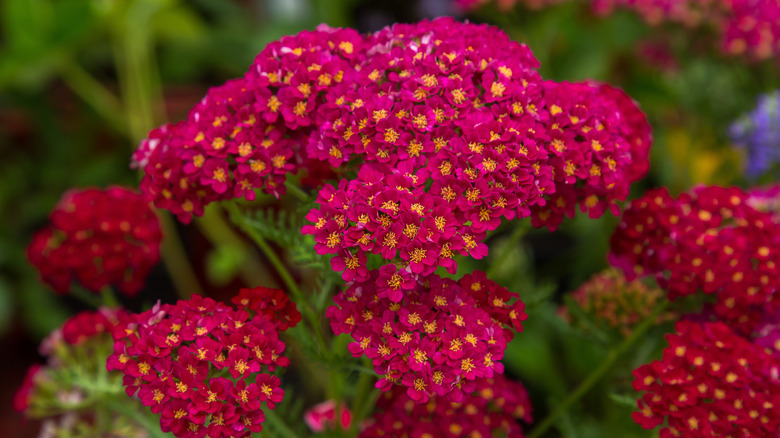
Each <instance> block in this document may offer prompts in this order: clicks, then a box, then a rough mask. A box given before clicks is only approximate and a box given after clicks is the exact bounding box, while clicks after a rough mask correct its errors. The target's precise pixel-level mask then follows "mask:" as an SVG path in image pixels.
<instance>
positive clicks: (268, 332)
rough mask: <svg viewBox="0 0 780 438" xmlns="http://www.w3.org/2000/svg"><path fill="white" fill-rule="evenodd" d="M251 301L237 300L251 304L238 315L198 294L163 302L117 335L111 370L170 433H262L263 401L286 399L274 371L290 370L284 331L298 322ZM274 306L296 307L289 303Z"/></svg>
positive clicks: (215, 436)
mask: <svg viewBox="0 0 780 438" xmlns="http://www.w3.org/2000/svg"><path fill="white" fill-rule="evenodd" d="M258 293H261V294H262V293H263V291H259V292H258ZM251 295H252V292H251V291H244V292H242V295H241V298H239V299H238V301H239V302H240V303H243V302H244V301H245V300H246V301H247V302H248V303H249V304H248V305H247V307H241V305H240V306H239V307H238V309H233V308H231V307H229V306H227V305H224V304H221V303H217V302H215V301H214V300H212V299H209V298H203V297H201V296H199V295H194V296H193V297H192V298H191V299H190V300H187V301H179V302H178V303H176V304H175V305H170V304H164V305H159V304H158V305H156V306H154V307H153V308H152V309H150V310H148V311H146V312H143V313H141V314H137V315H132V316H131V317H128V318H125V319H123V320H122V321H121V322H120V325H119V326H118V327H117V328H116V329H115V330H114V340H115V344H114V354H113V355H111V357H109V359H108V362H107V366H108V369H109V370H120V371H121V372H122V373H124V375H125V377H124V384H125V387H126V390H127V394H128V395H130V396H133V395H136V394H137V397H138V398H139V399H140V401H141V403H142V404H143V405H145V406H149V407H151V410H152V412H154V413H156V414H160V425H161V427H162V430H163V432H173V434H174V435H175V436H177V437H187V438H195V437H204V436H206V435H208V436H209V437H212V438H219V437H246V436H249V435H250V434H251V433H256V432H259V431H260V430H261V429H262V423H263V421H264V420H265V415H264V414H263V410H262V409H261V403H265V404H266V406H267V407H268V408H269V409H273V408H274V407H275V405H276V403H279V402H280V401H282V398H283V396H284V390H283V389H282V388H281V387H280V385H281V382H280V380H279V378H278V377H276V376H274V375H272V374H269V372H273V371H274V369H275V368H276V367H277V366H281V367H286V366H288V365H289V359H287V358H286V357H283V356H281V354H282V352H283V351H284V347H285V345H284V343H283V342H282V341H280V340H279V330H280V327H281V326H282V325H288V323H287V321H290V320H292V319H291V318H290V316H289V315H287V316H285V315H280V314H278V316H279V317H278V318H275V319H271V320H269V319H267V317H266V312H265V310H266V309H268V308H269V307H270V306H258V305H257V303H256V302H255V303H254V304H252V303H253V299H252V296H251ZM281 299H286V297H285V296H284V295H280V296H279V297H278V298H277V300H281ZM273 307H275V308H277V309H292V308H291V307H290V306H288V305H287V303H282V302H277V303H276V304H275V305H273ZM255 309H259V311H257V313H256V310H255ZM296 313H297V311H296ZM223 375H224V376H223Z"/></svg>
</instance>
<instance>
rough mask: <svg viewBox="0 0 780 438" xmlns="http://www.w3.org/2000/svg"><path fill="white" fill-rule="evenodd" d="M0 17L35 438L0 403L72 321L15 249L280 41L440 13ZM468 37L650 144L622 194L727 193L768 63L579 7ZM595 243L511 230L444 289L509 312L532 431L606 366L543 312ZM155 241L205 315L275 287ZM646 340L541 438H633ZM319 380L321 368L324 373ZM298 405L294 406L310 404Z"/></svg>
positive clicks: (4, 224) (344, 4) (8, 214)
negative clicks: (20, 393)
mask: <svg viewBox="0 0 780 438" xmlns="http://www.w3.org/2000/svg"><path fill="white" fill-rule="evenodd" d="M0 8H1V9H0V20H2V21H1V23H2V28H1V29H0V30H1V32H2V37H0V41H1V44H2V46H0V126H2V129H0V154H1V156H2V157H3V160H2V161H0V211H1V212H2V215H0V333H2V344H1V345H0V348H2V349H3V351H4V352H7V353H4V355H6V354H7V356H6V357H13V358H15V359H16V360H14V361H3V363H2V364H1V365H0V369H2V371H3V372H2V373H0V376H2V379H3V384H2V387H3V390H2V393H1V394H2V395H0V397H1V398H0V409H1V410H0V412H2V414H0V415H2V420H1V421H0V430H4V431H11V430H13V431H15V432H11V433H10V434H9V435H5V436H9V437H12V436H20V437H21V436H35V425H29V424H28V425H26V426H22V425H20V419H19V417H17V416H16V415H14V414H13V413H10V399H11V396H12V391H13V389H14V388H15V387H16V385H17V383H18V382H19V380H20V379H21V375H22V374H23V372H24V368H25V367H26V366H27V365H28V364H29V363H31V362H33V361H35V360H36V354H35V345H37V343H38V342H39V340H40V339H41V338H42V337H43V336H44V335H45V334H47V333H48V332H49V331H50V330H52V329H53V328H55V327H56V326H58V325H59V324H61V322H62V321H64V319H65V318H66V317H67V316H68V315H69V314H71V313H73V311H75V310H77V309H79V308H81V304H80V303H79V302H78V301H75V300H73V299H72V298H70V297H59V296H55V295H53V294H52V293H51V292H50V291H48V290H47V289H46V288H45V286H43V285H42V284H40V283H39V282H38V281H37V278H36V275H35V272H34V270H33V269H32V268H31V267H30V266H28V264H27V262H26V258H25V256H24V248H25V246H26V245H27V243H28V242H29V239H30V236H31V235H32V233H33V232H34V231H35V230H36V229H37V228H39V227H40V226H42V225H43V224H44V223H45V222H46V220H47V218H46V216H47V214H48V212H49V211H50V209H51V208H52V206H53V205H54V204H55V203H56V201H57V200H58V199H59V197H60V196H61V195H62V193H63V192H64V191H65V190H66V189H67V188H69V187H85V186H99V187H105V186H107V185H111V184H124V185H130V186H134V185H136V184H137V181H138V175H137V174H136V173H135V172H134V171H133V170H131V169H130V168H129V167H128V162H129V155H130V153H131V152H132V150H133V148H134V147H135V145H136V144H137V142H138V140H139V139H140V138H142V137H143V136H144V135H145V134H146V132H147V131H148V130H149V129H150V128H151V127H154V126H156V125H157V124H160V123H162V122H164V121H167V120H178V119H180V118H182V117H183V116H184V115H185V114H186V111H187V110H188V109H189V108H191V107H192V106H193V105H194V104H195V103H196V102H197V101H198V100H199V99H200V98H201V97H202V96H203V95H204V94H205V92H206V90H207V89H208V88H209V87H210V86H212V85H216V84H220V83H223V82H224V81H225V80H227V79H229V78H232V77H236V76H239V75H242V74H243V73H244V71H245V69H246V67H247V66H248V65H249V64H250V63H251V61H252V59H253V58H254V55H255V54H257V53H258V52H259V51H260V50H261V49H262V48H263V47H264V45H265V44H267V43H268V42H269V41H271V40H274V39H276V38H279V37H280V36H282V35H285V34H291V33H296V32H299V31H300V30H302V29H307V28H308V29H310V28H313V27H314V26H316V25H317V24H319V23H322V22H324V23H328V24H330V25H332V26H351V27H356V28H358V29H360V30H361V31H372V30H376V29H378V28H380V27H382V26H384V25H388V24H391V23H393V22H396V21H413V20H418V19H420V18H423V17H431V16H434V15H440V14H450V13H457V11H455V9H454V6H452V5H451V4H450V2H448V1H447V0H405V1H402V2H397V1H376V0H374V1H364V0H308V1H307V0H295V1H290V0H267V1H263V0H233V1H210V0H191V1H183V0H69V1H59V0H5V1H4V2H2V5H0ZM471 19H473V20H476V21H486V22H491V23H494V24H497V25H499V26H501V27H502V28H503V29H505V30H506V31H507V32H508V33H510V35H511V36H512V37H513V38H514V39H516V40H518V41H524V42H526V43H528V45H529V46H530V47H531V48H532V50H533V51H534V54H535V55H536V56H537V58H538V59H539V60H540V61H541V64H542V67H541V74H542V76H543V77H545V78H550V79H554V80H570V81H575V80H582V79H596V80H600V81H605V82H608V83H611V84H613V85H616V86H619V87H622V88H623V89H624V90H626V91H627V92H628V94H629V95H631V96H632V97H634V98H635V99H636V100H637V101H638V102H639V103H640V105H641V107H642V109H643V110H644V111H645V112H646V113H647V114H648V116H649V118H650V120H651V123H652V125H653V128H654V136H655V143H654V146H653V149H652V157H651V163H652V166H651V173H650V175H649V176H648V177H647V178H646V179H645V180H644V181H642V182H641V183H639V184H637V185H636V186H635V187H634V191H635V194H640V193H642V192H644V190H645V189H647V188H648V187H652V186H658V185H664V186H667V187H669V188H670V190H671V191H672V192H673V193H679V192H680V191H683V190H685V189H687V188H689V187H691V186H692V185H694V184H698V183H717V184H724V185H728V184H744V183H745V181H744V180H743V179H742V177H741V176H740V174H741V161H742V160H741V157H740V156H739V155H738V154H737V153H736V152H734V151H733V150H732V148H731V146H730V145H729V144H728V139H727V136H726V127H727V126H728V124H729V123H730V122H731V121H732V120H733V119H735V118H736V117H737V116H739V115H740V114H742V113H743V112H745V111H747V110H749V109H750V108H751V107H752V106H753V104H754V102H755V99H756V97H757V96H758V94H760V93H763V92H767V91H770V90H772V89H775V88H777V86H778V75H777V65H776V63H773V62H771V61H767V62H764V63H747V62H743V61H742V60H739V59H734V58H727V57H725V56H724V55H721V54H719V53H718V52H716V50H715V48H714V47H711V46H712V44H711V41H712V36H711V35H710V34H709V33H708V32H707V31H706V30H702V31H692V30H689V29H680V28H678V27H675V26H671V25H670V26H665V27H664V26H662V27H648V26H647V25H645V24H644V23H643V22H642V21H641V20H640V19H639V18H638V17H636V16H634V15H632V14H631V13H628V12H621V13H617V14H615V15H613V16H610V17H608V18H601V17H595V16H593V15H592V14H591V13H590V10H589V8H588V6H587V5H586V4H585V3H583V2H576V1H572V2H564V3H563V4H561V5H557V6H554V7H550V8H548V9H544V10H540V11H531V10H527V9H524V8H523V7H521V6H517V7H515V8H513V9H512V10H511V11H509V12H503V11H498V10H495V9H494V8H493V7H491V6H487V7H485V8H482V9H480V10H478V11H475V12H473V13H472V15H471ZM267 202H268V203H269V212H271V213H268V214H266V215H264V216H263V215H261V216H258V217H257V218H255V219H256V220H255V221H254V222H251V223H248V226H250V227H256V229H260V230H262V229H264V228H266V227H265V225H269V224H276V225H283V226H284V227H285V228H286V229H288V230H291V233H286V234H284V233H283V235H280V236H277V237H278V239H277V241H276V243H277V244H278V245H279V247H282V246H284V247H292V248H295V247H299V246H308V247H311V245H310V244H307V243H302V242H301V241H300V240H301V239H303V238H304V236H300V234H298V233H296V231H297V229H299V224H298V223H297V222H296V221H300V220H301V217H300V214H299V213H298V212H290V213H289V214H288V215H287V216H284V217H283V216H281V215H279V214H276V213H273V211H280V210H283V207H284V206H283V205H281V204H278V203H274V201H273V200H271V199H268V200H267ZM207 215H208V213H207ZM615 223H616V220H615V218H614V217H612V216H610V215H607V216H605V217H603V218H601V219H598V220H591V219H588V218H587V217H579V218H577V219H575V220H573V221H568V222H567V223H565V225H564V226H563V227H562V229H561V230H560V231H559V232H557V233H555V234H549V233H547V232H546V231H544V230H536V231H531V232H529V233H528V234H525V235H524V236H523V238H522V239H521V240H519V241H517V240H516V239H515V238H514V232H513V230H512V229H511V228H509V227H507V228H502V229H500V230H499V232H498V233H496V234H495V235H494V236H493V237H492V238H491V241H490V242H489V245H490V248H491V256H490V257H488V258H487V259H486V260H480V261H476V260H471V259H468V260H464V261H463V262H462V263H460V271H461V272H471V271H472V270H473V269H482V270H486V271H489V272H491V275H492V276H493V278H494V279H495V280H496V281H498V282H499V283H501V284H503V285H504V286H506V287H508V288H509V289H510V290H513V291H517V292H519V293H520V295H521V297H522V298H523V300H524V301H525V302H526V303H528V313H529V320H528V322H527V324H526V331H525V332H524V333H523V334H521V335H519V336H517V337H516V338H515V341H514V342H513V344H512V345H511V347H510V349H509V350H508V351H507V357H506V359H505V362H506V365H507V373H508V374H509V375H510V376H512V377H514V378H518V379H520V380H522V381H523V382H524V384H525V385H526V386H527V387H528V388H529V390H530V392H531V394H532V397H533V402H534V408H535V415H534V416H535V417H536V418H541V417H543V416H544V413H546V412H547V411H548V410H549V409H550V408H551V407H554V406H555V405H556V403H558V402H559V401H560V400H561V398H562V397H563V396H565V394H567V393H568V392H569V391H570V390H571V388H573V387H574V386H576V385H577V383H578V382H580V381H581V380H582V379H583V378H584V376H586V375H587V374H588V373H589V372H590V371H591V370H592V369H593V368H594V367H596V366H597V365H598V363H600V362H601V360H602V359H603V357H604V356H605V355H606V354H607V352H608V351H609V350H610V348H612V347H613V345H611V341H609V339H608V337H604V336H599V334H598V333H596V334H592V335H591V336H589V337H587V338H585V337H584V335H582V334H581V332H579V331H575V330H574V329H572V328H570V327H569V326H567V324H566V323H565V322H564V321H563V320H562V319H560V318H559V317H558V315H557V308H558V306H559V305H560V303H561V302H562V297H563V296H564V295H565V294H566V293H567V292H568V291H570V290H573V289H575V288H576V287H577V286H578V285H579V284H581V283H582V282H583V281H584V280H585V279H587V278H588V277H589V276H590V275H591V274H593V273H594V272H597V271H599V270H601V269H602V268H604V267H605V266H606V257H605V254H606V250H607V245H608V241H609V236H610V234H611V232H612V229H613V228H614V225H615ZM169 225H170V224H169ZM171 229H173V230H175V232H176V233H177V234H178V235H179V237H180V238H181V241H182V242H183V245H184V248H183V249H184V250H185V251H186V253H187V254H188V258H189V260H190V262H191V263H192V264H193V266H194V271H195V276H196V279H197V282H198V283H199V284H200V285H202V287H203V290H204V292H206V293H207V294H209V295H211V296H214V297H216V298H220V297H223V298H224V297H226V296H229V295H232V293H233V292H234V291H235V290H236V287H237V286H240V285H241V284H244V283H245V282H247V281H249V280H247V279H250V280H251V279H256V280H258V281H262V282H263V283H266V284H267V285H269V286H271V285H273V283H274V282H276V283H277V284H279V283H280V282H279V281H278V279H275V278H273V276H272V275H271V274H269V273H268V272H267V271H265V270H264V269H265V268H263V262H264V260H262V259H261V257H260V256H259V255H258V254H256V253H255V252H254V250H252V249H251V247H250V246H249V245H248V244H247V242H246V241H244V240H243V239H241V238H240V237H237V235H236V234H235V233H232V232H231V231H230V230H219V229H213V228H209V229H207V228H204V227H202V226H201V227H198V226H197V225H195V226H190V227H186V228H185V227H180V226H176V228H175V229H174V228H169V231H170V230H171ZM518 235H519V234H518ZM296 236H297V237H296ZM284 239H287V241H285V240H284ZM295 239H298V240H295ZM286 257H287V261H288V262H289V263H291V264H293V265H298V266H304V265H306V264H317V263H327V261H323V260H315V259H311V258H307V255H306V254H297V253H296V252H295V251H290V253H289V254H286ZM174 272H175V269H174ZM173 280H174V279H172V277H171V276H169V274H168V273H167V271H166V270H165V269H164V267H163V265H162V264H161V265H160V266H159V267H158V268H157V270H156V271H155V272H154V273H153V275H152V277H151V278H150V280H149V282H148V287H147V290H146V291H145V292H144V293H143V294H141V295H140V296H139V297H137V299H135V300H134V301H132V302H127V303H126V304H128V305H129V306H130V308H135V309H138V308H140V307H141V305H142V304H143V303H148V302H150V301H151V300H153V299H156V297H168V298H170V299H172V298H173V297H174V294H173V292H172V288H173V286H174V281H173ZM312 281H314V282H318V283H317V290H324V289H326V288H327V287H326V286H324V285H323V284H322V283H323V282H326V284H327V282H330V284H332V282H333V281H334V279H333V278H318V279H313V280H312ZM323 305H324V304H323ZM663 329H664V328H658V329H657V330H659V331H662V330H663ZM647 339H648V340H647V341H646V342H644V343H640V345H639V346H638V347H637V348H636V349H635V350H634V352H633V354H630V355H627V356H626V357H623V358H622V359H620V361H621V363H620V367H619V369H620V370H623V371H620V372H619V373H617V374H615V375H614V376H613V377H611V379H616V380H614V381H610V382H600V383H599V385H598V386H597V387H596V389H595V390H593V391H591V392H590V393H589V394H588V395H587V396H586V398H585V402H584V403H581V404H579V407H575V408H574V409H572V410H571V411H570V412H569V413H568V414H567V415H565V416H564V417H563V419H562V420H561V421H559V423H558V424H557V425H556V426H557V431H555V432H551V433H550V436H557V435H556V434H559V435H560V436H566V437H602V436H616V435H615V434H614V431H621V433H620V436H624V437H642V436H651V433H649V432H646V431H643V430H641V429H640V428H639V427H638V426H636V425H635V424H634V423H633V421H632V420H631V418H630V412H631V411H632V410H634V399H635V395H634V393H633V391H632V390H631V388H630V381H631V375H630V370H631V369H633V368H635V367H636V366H638V365H640V364H641V363H644V362H647V361H649V359H650V358H652V357H653V355H656V354H657V353H658V351H660V348H662V343H661V342H660V339H661V337H660V336H647ZM344 351H346V349H344ZM328 361H329V363H328V364H326V365H328V366H329V367H337V366H338V358H329V359H328ZM295 362H296V361H295V360H293V363H295ZM309 371H311V370H309ZM298 375H303V374H301V373H299V374H298ZM608 384H609V385H608ZM616 387H617V388H619V390H618V391H614V388H616ZM608 388H609V389H608ZM330 390H331V391H332V390H333V389H332V388H331V389H330ZM303 395H305V396H306V397H307V398H306V399H305V400H306V404H310V403H314V402H316V401H319V400H321V397H322V394H316V393H315V394H303ZM318 397H320V398H319V399H318ZM291 399H292V397H289V398H288V400H291ZM299 403H303V402H299ZM286 409H292V410H295V411H299V410H300V409H301V406H288V407H286Z"/></svg>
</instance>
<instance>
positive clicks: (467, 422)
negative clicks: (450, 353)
mask: <svg viewBox="0 0 780 438" xmlns="http://www.w3.org/2000/svg"><path fill="white" fill-rule="evenodd" d="M377 408H378V409H379V410H380V412H378V413H376V414H374V417H373V418H372V419H371V420H369V421H370V423H369V426H368V427H366V429H365V430H364V431H363V432H361V434H360V435H359V436H360V437H361V438H373V437H387V438H401V437H419V438H434V437H446V438H456V437H464V436H469V437H486V438H487V437H514V438H522V437H523V430H522V427H521V426H520V423H519V422H518V420H522V421H523V422H524V423H526V424H530V423H531V421H532V418H531V402H530V400H529V398H528V394H527V392H526V390H525V388H524V387H523V385H522V384H520V383H518V382H514V381H512V380H509V379H507V378H506V377H504V376H501V375H496V376H495V377H494V378H491V379H484V380H480V381H479V382H478V383H477V386H476V390H475V391H474V393H473V394H471V395H468V396H466V397H464V398H463V400H462V401H460V402H459V403H453V402H452V401H450V400H448V399H447V398H445V397H433V398H431V399H430V400H428V401H427V402H426V403H424V404H416V403H413V399H410V397H409V395H408V394H406V393H404V391H401V390H398V389H396V390H394V391H391V392H387V393H385V394H384V396H383V397H380V399H379V401H378V403H377Z"/></svg>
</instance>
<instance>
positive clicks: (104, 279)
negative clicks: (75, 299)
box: [27, 187, 162, 295]
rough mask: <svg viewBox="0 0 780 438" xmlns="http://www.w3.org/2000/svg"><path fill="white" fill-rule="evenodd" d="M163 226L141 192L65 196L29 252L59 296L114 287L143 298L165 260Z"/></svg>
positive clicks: (114, 189) (85, 192)
mask: <svg viewBox="0 0 780 438" xmlns="http://www.w3.org/2000/svg"><path fill="white" fill-rule="evenodd" d="M161 240H162V233H161V231H160V224H159V222H158V220H157V216H156V215H155V213H154V211H153V210H152V209H151V208H150V207H149V204H148V203H147V202H146V201H145V200H144V198H143V197H142V196H141V195H140V194H139V193H137V192H135V191H132V190H129V189H126V188H123V187H111V188H109V189H106V190H98V189H86V190H79V191H76V190H73V191H69V192H67V193H65V195H64V196H63V197H62V199H61V200H60V202H59V203H58V204H57V206H56V207H55V208H54V210H53V211H52V213H51V215H50V224H49V226H48V227H46V228H44V229H43V230H41V231H39V232H38V233H36V234H35V236H33V240H32V242H31V243H30V245H29V246H28V248H27V256H28V258H29V259H30V262H31V263H32V264H33V265H34V266H35V267H36V268H37V269H38V271H39V273H40V275H41V278H42V279H43V281H44V282H46V283H47V284H49V285H50V286H51V287H53V288H54V289H55V290H56V291H57V292H59V293H67V292H68V291H69V290H70V286H71V283H72V282H73V281H78V282H79V283H80V284H81V285H83V286H84V287H85V288H87V289H89V290H91V291H93V292H99V291H100V290H101V289H102V288H103V287H106V286H109V285H113V286H116V287H117V288H119V290H120V291H122V292H124V293H125V294H128V295H132V294H135V293H136V292H138V291H139V290H140V289H141V288H142V287H143V284H144V280H145V279H146V276H147V274H148V273H149V271H150V270H151V269H152V267H153V266H154V265H155V264H156V263H157V261H158V260H159V259H160V241H161Z"/></svg>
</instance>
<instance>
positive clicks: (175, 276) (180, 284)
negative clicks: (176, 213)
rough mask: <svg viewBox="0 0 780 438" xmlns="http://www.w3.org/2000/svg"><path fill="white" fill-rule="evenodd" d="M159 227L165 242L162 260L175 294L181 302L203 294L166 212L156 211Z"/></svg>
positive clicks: (174, 225) (171, 219)
mask: <svg viewBox="0 0 780 438" xmlns="http://www.w3.org/2000/svg"><path fill="white" fill-rule="evenodd" d="M158 212H159V214H158V217H159V218H160V225H162V230H163V235H164V236H165V241H164V242H163V245H162V259H163V263H165V267H166V268H167V269H168V272H169V273H170V274H171V281H172V282H173V287H174V288H175V289H176V293H177V294H178V295H179V298H181V299H182V300H186V299H189V298H190V296H191V295H192V294H194V293H195V294H200V293H203V289H201V287H200V284H199V283H198V277H197V276H196V275H195V269H193V268H192V265H191V264H190V261H189V258H188V257H187V252H186V251H185V250H184V245H182V243H181V239H179V234H178V233H177V232H176V224H175V223H174V222H173V218H172V217H171V215H170V213H168V212H167V211H162V210H158Z"/></svg>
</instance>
